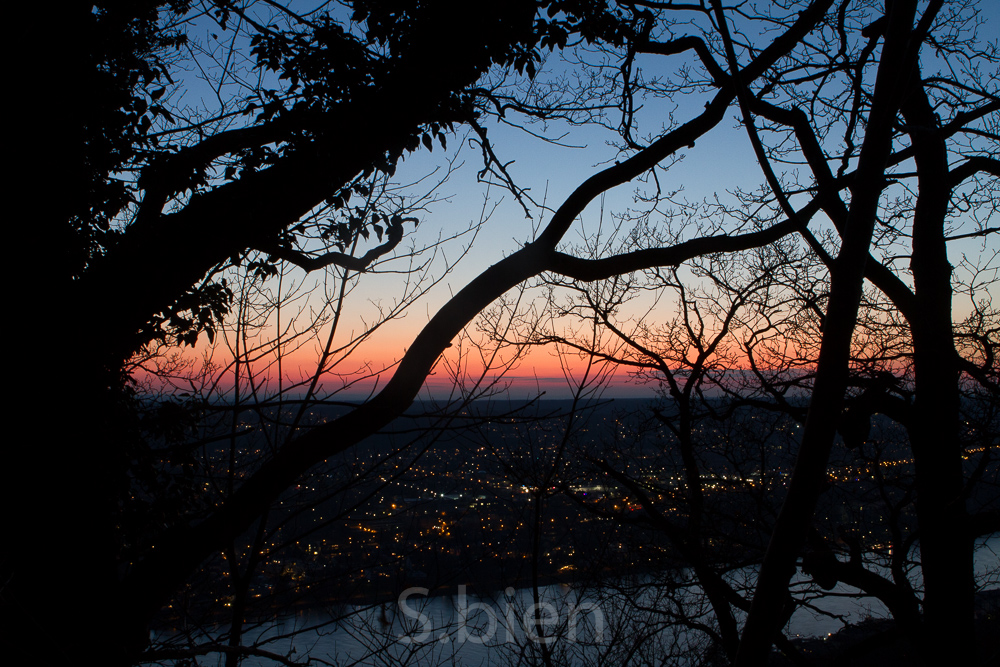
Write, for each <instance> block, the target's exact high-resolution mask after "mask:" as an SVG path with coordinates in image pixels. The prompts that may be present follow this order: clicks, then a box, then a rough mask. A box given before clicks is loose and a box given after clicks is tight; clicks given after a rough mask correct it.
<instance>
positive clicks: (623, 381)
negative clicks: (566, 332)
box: [215, 5, 1000, 396]
mask: <svg viewBox="0 0 1000 667" xmlns="http://www.w3.org/2000/svg"><path fill="white" fill-rule="evenodd" d="M987 13H988V14H991V15H993V16H992V18H990V20H989V22H988V28H989V29H990V30H991V31H992V32H994V33H995V32H996V31H997V27H998V26H1000V8H998V7H997V6H995V5H990V6H989V8H988V9H987ZM994 38H995V36H994ZM681 58H683V56H681V57H672V58H662V57H659V58H650V59H648V62H645V63H640V64H642V65H643V66H645V67H647V69H648V71H649V72H650V73H657V72H659V73H662V74H669V73H671V72H672V71H675V70H676V68H677V67H678V66H679V65H680V63H681ZM706 99H707V98H705V97H698V96H689V97H686V98H684V99H681V100H678V102H680V104H681V106H674V105H673V104H671V103H669V102H665V101H664V102H659V103H657V104H653V103H647V105H646V107H645V108H644V109H643V111H642V115H643V116H644V120H643V122H642V124H641V125H640V127H643V128H645V131H650V132H654V131H658V130H660V129H661V128H662V127H664V126H665V125H666V123H667V122H668V119H669V117H670V115H671V114H673V116H674V118H676V119H678V120H680V121H681V122H683V121H684V120H686V119H688V118H691V117H693V116H694V115H697V114H698V113H699V112H700V111H701V110H702V109H703V105H704V102H705V100H706ZM612 113H614V112H612ZM530 127H531V129H532V131H533V132H537V133H544V134H545V135H546V136H548V137H550V138H554V139H557V138H558V139H562V141H564V142H565V143H569V144H572V146H573V147H566V146H559V145H556V144H555V143H547V142H544V141H541V140H540V139H538V138H537V137H533V136H531V135H529V134H528V133H526V132H523V131H521V130H517V129H514V128H511V127H509V126H504V125H494V126H493V127H491V128H490V131H491V137H492V141H493V143H494V147H495V150H496V152H497V154H498V157H499V158H500V159H501V160H502V161H504V162H507V161H512V162H511V163H510V164H509V165H508V170H509V172H510V174H511V175H512V176H513V178H514V179H515V181H516V182H517V183H518V184H519V185H520V186H521V187H524V188H528V189H529V193H530V195H531V196H532V197H533V198H534V199H535V200H536V201H537V202H542V201H544V202H545V203H546V204H547V206H548V207H550V208H556V207H558V206H559V204H561V203H562V201H563V200H565V198H566V197H567V196H568V195H569V194H570V193H571V192H572V191H573V189H574V188H575V187H577V186H578V185H579V184H580V183H581V182H582V181H584V180H585V179H586V178H587V177H589V176H590V175H592V174H593V173H595V172H596V171H598V170H600V169H601V168H602V166H604V165H606V164H607V163H608V162H609V161H611V160H613V159H614V158H615V154H616V151H615V149H614V148H613V147H611V146H609V145H607V143H608V142H609V141H613V140H614V138H615V135H614V133H612V132H611V131H610V130H606V129H603V128H599V127H569V126H565V125H563V126H560V125H558V124H557V125H553V126H550V127H548V128H542V127H541V126H538V125H534V126H530ZM564 135H565V138H563V136H564ZM462 138H464V139H465V141H464V142H461V141H460V139H462ZM449 149H450V150H449V151H447V152H445V151H442V150H441V149H440V147H438V148H436V149H435V150H434V151H433V152H428V151H426V150H421V151H418V152H417V153H414V154H412V155H410V156H408V158H407V159H406V160H405V161H404V162H403V163H402V164H401V165H400V167H399V169H398V171H397V174H396V177H395V180H396V181H398V182H401V183H406V182H409V181H415V180H418V179H420V178H421V177H423V176H425V175H427V174H428V173H430V172H432V171H433V170H434V169H435V168H436V167H440V166H441V165H442V163H443V161H444V159H445V158H446V156H448V157H451V156H457V163H464V166H463V167H461V168H459V169H458V170H457V171H456V172H455V173H453V174H452V176H451V177H450V178H449V180H448V181H447V182H446V183H444V184H443V185H442V186H441V187H440V188H439V190H438V192H437V194H438V196H439V197H444V198H446V199H445V200H443V201H440V202H438V203H436V204H434V205H433V206H431V207H429V209H428V210H427V211H426V212H424V213H423V214H421V216H420V217H421V223H420V225H419V227H418V229H417V231H416V233H415V234H413V236H412V239H413V242H414V243H416V244H417V245H422V244H430V243H434V242H435V241H436V240H437V239H438V238H439V237H442V236H444V237H446V236H449V235H451V234H454V233H457V232H459V231H461V230H464V229H467V228H468V227H469V226H470V225H472V224H475V223H476V222H478V221H479V220H480V219H481V217H482V214H483V211H484V207H485V208H486V209H489V210H492V214H491V215H490V217H489V219H488V220H487V221H486V223H485V224H484V225H483V226H482V228H481V229H480V231H479V233H478V236H477V237H476V238H475V242H474V243H473V244H472V247H471V250H470V251H469V252H468V253H467V254H466V255H465V256H464V258H463V259H462V260H461V261H460V262H459V263H458V264H457V265H455V266H454V267H453V268H452V270H451V271H450V272H449V273H448V274H447V275H446V276H445V277H444V279H443V280H442V281H441V282H440V283H439V284H438V285H437V286H436V287H434V288H433V289H432V290H431V291H430V292H429V293H428V294H426V295H425V296H424V297H422V298H421V299H420V300H419V301H418V302H416V303H415V304H413V305H412V306H411V307H410V308H409V309H408V310H407V311H406V313H405V315H404V316H403V317H401V318H399V319H397V320H394V321H393V322H390V323H388V324H387V325H386V326H384V327H383V328H382V329H380V330H379V331H378V332H377V333H376V334H375V335H373V336H372V338H371V339H370V340H369V341H367V342H366V343H365V344H364V345H362V346H360V347H359V348H358V349H356V350H354V351H353V353H352V354H351V356H350V358H349V360H348V361H347V362H345V363H344V365H342V366H341V367H340V368H341V369H343V370H344V371H352V370H354V369H356V368H358V367H361V366H363V365H365V364H370V365H371V366H372V367H374V368H383V367H391V366H392V364H393V363H394V362H395V361H398V360H399V358H401V356H402V355H403V354H404V352H405V349H406V347H407V345H408V344H409V343H410V341H412V340H413V338H414V337H415V336H416V334H417V333H418V332H419V330H420V328H421V327H422V326H423V325H424V324H425V323H426V322H427V321H428V319H429V318H430V316H431V315H433V314H434V313H435V312H436V311H437V309H438V308H439V307H440V306H441V304H443V303H444V302H445V301H446V300H447V298H448V297H449V296H450V295H451V294H453V293H454V292H456V291H457V290H459V289H461V287H463V286H464V285H465V284H467V283H468V282H469V281H470V280H471V279H472V278H473V277H474V276H475V275H477V274H478V273H479V272H480V271H481V270H482V269H484V268H486V267H487V266H489V265H491V264H493V263H495V262H496V261H498V260H499V259H501V258H502V257H503V256H504V255H506V254H508V253H510V252H511V251H513V250H515V249H517V248H518V247H519V245H520V244H522V243H524V242H526V241H529V240H530V239H531V238H532V235H533V230H534V229H535V228H536V227H537V225H538V224H539V221H540V220H541V222H542V223H543V224H544V222H545V221H546V220H547V219H548V214H546V213H543V212H541V211H540V210H539V209H538V208H534V209H533V211H532V214H533V217H532V218H526V217H525V213H524V211H523V209H522V208H521V207H520V206H519V205H518V204H516V202H515V201H514V198H513V196H512V195H511V194H510V193H508V192H504V191H503V190H502V189H501V188H499V187H497V186H486V185H485V184H483V183H479V182H477V178H476V172H477V170H478V169H479V168H480V167H481V157H480V154H479V152H478V149H477V148H475V147H474V146H471V145H470V142H469V136H468V135H464V134H463V135H459V136H457V137H449ZM685 152H686V155H685V157H684V159H683V161H682V162H681V163H680V164H679V165H675V166H674V167H673V168H672V169H671V170H670V171H668V172H667V173H666V175H665V176H663V177H661V181H660V183H661V185H662V187H663V189H664V190H672V189H677V188H683V196H684V198H686V199H687V200H688V201H700V200H702V199H704V198H709V197H711V196H713V194H714V193H716V192H718V193H725V191H727V190H729V191H731V190H733V189H734V188H737V187H741V188H744V189H750V188H753V187H754V186H756V185H757V184H759V183H761V182H762V181H763V178H762V177H761V175H760V170H759V167H758V166H757V163H756V159H755V158H754V155H753V152H752V149H751V148H750V146H749V143H748V140H747V138H746V135H745V134H744V133H743V131H742V130H740V129H739V128H738V127H737V120H736V117H735V114H734V113H732V112H731V114H730V119H729V120H725V121H723V122H722V123H721V124H720V125H719V127H717V128H716V129H715V130H714V131H713V132H711V133H710V134H709V136H708V137H706V138H703V139H701V140H699V141H698V143H697V145H696V146H695V147H693V148H691V149H689V150H687V151H685ZM438 173H443V171H439V172H438ZM634 187H635V186H632V185H626V186H622V187H620V188H618V189H616V190H614V191H612V192H609V193H608V194H607V196H606V197H605V198H604V201H603V208H604V214H603V220H604V224H605V228H607V226H608V225H609V223H610V222H611V213H613V212H616V211H622V210H625V209H626V208H628V207H629V206H631V205H632V204H633V199H632V194H633V192H634ZM484 200H485V203H484ZM601 204H602V202H601V201H600V200H598V201H595V202H594V203H593V204H591V206H590V207H588V208H587V210H586V211H585V212H584V214H583V215H582V216H581V218H580V219H579V220H578V221H577V223H576V225H575V226H574V228H573V230H571V231H570V233H569V234H568V235H567V237H566V241H567V242H568V243H575V242H578V241H579V240H580V239H581V238H583V237H589V236H590V235H592V234H593V233H594V230H596V229H597V227H598V225H599V223H600V222H601V219H602V213H601ZM494 207H495V208H494ZM405 243H406V241H405V240H404V244H405ZM463 243H464V241H463V240H461V239H459V240H457V241H454V242H451V243H449V244H446V245H445V246H443V247H442V248H441V252H440V253H439V256H438V259H437V260H436V263H435V265H434V267H435V268H434V269H433V270H432V272H431V273H432V274H433V275H435V276H440V275H442V274H443V273H444V269H445V266H446V265H448V264H450V263H451V262H453V261H454V259H455V258H457V257H458V256H459V255H460V254H461V252H462V245H463ZM953 251H954V253H955V254H956V259H957V258H958V257H960V255H961V253H966V254H983V253H985V254H986V255H989V254H990V253H991V252H992V253H996V252H997V250H996V241H994V240H993V239H988V242H987V244H986V245H985V246H984V244H983V242H982V241H981V240H980V241H978V242H976V241H972V242H969V243H963V244H962V245H961V246H956V247H954V248H953ZM362 252H363V250H362ZM954 263H955V262H953V264H954ZM387 268H390V269H392V268H396V269H401V268H405V267H403V266H399V265H396V266H392V265H390V266H389V267H387ZM306 280H307V281H313V280H315V278H314V277H313V276H308V277H307V278H306ZM402 280H403V277H402V275H401V274H399V273H387V274H384V275H372V274H369V275H365V276H362V279H361V280H360V282H359V283H358V286H357V288H356V290H355V291H354V292H353V293H352V294H351V295H350V298H349V300H348V304H349V306H348V308H347V313H348V316H347V317H346V318H345V320H344V321H343V322H342V323H341V325H340V329H339V333H338V336H337V337H336V339H335V345H336V344H339V343H341V342H342V341H345V340H346V335H347V334H349V333H350V332H351V331H358V330H360V328H361V326H362V324H361V323H362V321H365V322H372V321H374V320H375V319H376V318H377V309H376V308H375V306H373V305H372V302H380V301H381V302H382V303H383V304H391V303H392V302H393V299H395V298H398V296H399V294H400V288H401V286H402V285H403V282H402ZM314 302H315V299H314ZM312 305H313V306H314V307H315V303H313V304H312ZM966 309H967V306H966V305H964V304H963V303H962V302H961V300H960V299H959V300H957V301H956V311H957V312H956V315H957V316H961V315H962V314H963V313H962V311H964V310H966ZM663 310H666V311H667V312H664V319H666V316H668V315H669V314H671V313H670V309H669V308H668V307H666V306H664V308H663ZM287 319H288V318H287V315H286V322H287ZM271 333H272V335H273V330H272V331H271ZM323 342H325V334H324V338H322V339H317V340H316V341H313V342H310V343H308V344H306V345H304V346H303V347H302V348H300V349H299V350H298V351H296V352H295V353H293V354H290V355H289V356H288V357H287V358H286V359H284V360H283V362H282V368H283V373H284V374H285V376H286V377H290V376H291V377H295V376H298V375H300V374H305V375H308V374H309V373H311V372H312V370H313V369H314V367H315V358H316V355H317V353H318V351H319V349H321V347H322V344H323ZM457 349H458V348H457V347H456V348H453V349H452V350H450V352H452V353H453V354H452V355H451V356H452V357H454V356H455V355H454V352H456V350H457ZM226 357H227V355H226V353H225V352H224V351H222V350H217V351H216V357H215V358H216V361H218V362H219V363H225V361H226ZM263 363H264V360H261V361H259V362H258V364H263ZM452 363H454V361H452ZM479 366H480V365H479V364H477V363H475V362H473V363H471V364H470V371H471V372H472V373H473V374H475V373H479V372H481V368H480V367H479ZM272 368H273V367H272ZM390 372H391V371H390ZM583 372H584V369H583V367H582V366H581V365H580V362H579V361H578V360H575V359H572V358H569V357H566V356H562V357H560V356H559V355H558V354H557V353H556V351H555V350H552V349H538V350H535V351H534V352H533V353H531V354H530V355H529V356H528V357H527V358H525V359H522V360H521V361H520V363H519V364H518V365H517V366H516V367H515V368H513V369H511V370H509V371H508V373H507V376H506V377H507V379H508V380H509V381H510V382H512V383H513V385H514V387H515V390H516V391H515V392H514V393H521V394H524V395H525V396H526V395H529V394H533V393H537V392H539V391H546V392H547V395H549V396H565V395H567V394H568V392H569V389H568V388H569V387H570V386H571V385H572V384H573V382H574V380H573V378H575V379H576V380H575V381H576V382H579V380H580V378H581V377H582V374H583ZM447 376H448V373H447V372H446V365H445V364H441V365H439V367H438V369H436V372H435V375H433V376H431V378H429V381H428V386H429V387H433V389H434V393H435V394H441V393H443V392H446V391H447V389H448V387H450V382H449V381H448V379H447ZM387 377H388V376H387V375H386V376H385V377H383V379H382V382H383V383H384V381H385V379H387ZM326 382H327V383H329V386H330V387H331V388H332V387H333V386H334V385H336V383H337V380H336V379H335V378H332V377H331V378H328V379H327V380H326ZM230 383H231V379H230V381H229V382H227V381H226V380H225V379H223V380H222V382H221V384H222V385H223V386H225V385H226V384H230ZM610 384H611V389H610V390H609V391H608V392H607V395H609V396H634V395H639V394H649V393H650V391H651V388H650V387H648V386H642V385H636V384H635V383H629V382H628V381H627V375H626V374H625V373H622V372H618V373H617V374H616V375H615V376H614V378H613V379H612V380H611V382H610ZM364 386H370V383H364ZM360 388H361V387H360V386H359V387H358V389H360ZM352 393H356V392H352Z"/></svg>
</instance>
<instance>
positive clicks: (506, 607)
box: [160, 534, 1000, 667]
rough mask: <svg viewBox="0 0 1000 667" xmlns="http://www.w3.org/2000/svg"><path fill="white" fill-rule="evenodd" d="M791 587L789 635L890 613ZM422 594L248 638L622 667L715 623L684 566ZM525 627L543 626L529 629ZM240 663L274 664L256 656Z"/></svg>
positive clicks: (823, 631)
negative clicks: (598, 583)
mask: <svg viewBox="0 0 1000 667" xmlns="http://www.w3.org/2000/svg"><path fill="white" fill-rule="evenodd" d="M978 547H979V548H978V549H977V552H976V561H975V567H976V573H977V577H978V580H980V581H982V582H985V586H984V588H987V589H988V588H998V587H1000V535H996V534H995V535H992V536H990V537H989V538H987V539H983V540H980V541H979V543H978ZM753 575H754V572H753V571H752V570H746V569H745V570H743V571H738V572H736V573H734V575H733V576H735V577H740V578H746V579H752V577H753ZM911 579H912V581H913V583H914V585H916V586H919V585H920V583H921V582H920V572H919V569H915V570H914V571H913V572H912V573H911ZM665 582H667V583H666V585H665ZM793 586H794V587H795V589H796V590H797V591H798V592H799V593H801V594H805V595H810V594H815V595H816V597H815V599H813V600H812V601H811V602H810V607H811V608H800V609H798V610H797V611H796V612H795V614H794V615H793V616H792V618H791V620H790V621H789V624H788V626H787V627H786V629H785V630H786V633H787V634H788V635H790V636H803V637H822V636H826V635H829V634H832V633H835V632H837V631H838V630H840V629H841V628H843V627H844V625H845V623H856V622H858V621H860V620H863V619H864V618H866V617H872V618H885V617H887V616H888V612H887V610H886V608H885V606H884V605H882V604H881V603H880V602H878V601H877V600H874V599H872V598H858V597H855V595H854V594H855V593H856V591H855V590H854V589H851V588H849V587H847V586H844V585H842V584H841V585H838V586H837V587H835V588H834V589H832V590H830V591H820V590H819V589H816V588H814V587H811V586H810V585H809V584H808V582H807V580H806V579H804V578H801V577H799V578H796V579H795V580H793ZM426 592H427V591H426V590H425V589H421V588H411V589H407V590H406V591H404V592H403V595H402V596H401V598H400V599H399V601H398V603H397V602H394V603H391V604H389V603H386V604H381V605H372V606H367V607H358V606H352V605H341V606H338V607H335V608H329V609H323V610H310V611H305V612H300V613H298V614H294V615H289V616H287V617H285V618H281V619H279V620H277V621H271V622H269V623H267V624H263V625H260V626H254V627H252V628H250V629H248V631H247V632H246V634H245V635H244V644H245V645H256V646H258V647H259V648H261V649H263V650H266V651H270V652H273V653H276V654H280V655H288V656H290V657H291V658H293V659H296V658H298V659H302V658H304V657H305V656H306V655H310V656H314V657H317V658H321V659H323V660H325V661H327V662H329V663H331V664H337V665H393V666H396V665H405V664H411V665H421V666H424V665H450V664H462V665H482V666H483V667H490V666H501V665H516V664H524V663H526V662H528V661H529V657H530V656H531V655H537V653H538V652H539V651H540V650H543V648H544V650H547V651H551V652H554V653H555V655H556V664H585V663H591V662H593V663H597V662H600V663H601V664H622V662H623V660H624V658H626V657H628V656H631V657H632V658H635V657H638V656H640V655H643V654H647V655H648V656H650V657H654V656H655V657H658V658H662V657H663V656H667V655H678V656H682V655H686V654H691V652H695V653H697V652H698V651H699V650H703V649H704V646H702V645H700V644H699V643H698V642H699V641H700V638H701V637H702V635H701V633H693V632H688V631H683V630H680V629H679V627H680V626H678V625H677V624H676V623H675V622H673V620H672V619H671V618H670V614H671V613H672V614H674V616H675V618H676V615H677V614H680V613H684V614H687V615H688V617H689V620H691V621H692V622H700V621H702V620H705V621H708V620H709V616H708V613H709V612H708V609H707V608H706V607H705V606H704V603H703V601H702V600H701V596H700V589H699V588H698V587H697V586H696V585H693V584H692V582H690V581H689V580H688V579H686V578H685V573H676V574H675V575H674V576H672V577H669V578H667V577H655V576H652V575H643V576H641V577H635V578H630V579H622V580H620V581H618V582H617V585H616V586H615V587H613V588H601V589H586V588H582V587H578V586H562V585H552V586H544V587H541V588H540V589H539V604H538V605H535V604H534V597H533V594H532V591H531V590H530V589H518V590H514V589H511V588H508V589H506V590H505V591H502V592H498V593H497V594H496V595H494V596H487V597H477V596H474V595H472V594H471V593H469V592H468V591H466V590H465V588H464V587H456V589H455V590H454V591H452V592H450V593H449V594H446V595H435V596H431V597H428V596H426ZM664 610H666V611H667V612H668V613H667V615H666V616H665V615H664V614H663V611H664ZM536 618H540V619H541V620H540V622H541V626H538V625H535V624H533V623H532V621H533V619H536ZM529 628H538V630H537V632H530V631H529V630H528V629H529ZM212 634H214V633H213V631H212V630H211V629H209V630H207V631H206V634H204V635H202V636H201V637H200V638H196V639H197V640H198V641H202V642H204V641H210V640H211V635H212ZM160 638H161V639H162V638H163V635H160ZM293 651H294V652H293ZM656 662H660V661H659V660H657V661H656ZM198 663H199V665H212V664H216V662H215V660H214V659H212V658H208V657H202V658H199V661H198ZM221 663H222V658H221V657H220V658H219V661H218V664H221ZM243 664H244V665H245V666H246V667H264V666H265V665H274V664H277V663H275V662H273V661H271V660H268V659H266V658H261V657H253V658H248V659H247V660H246V661H244V663H243ZM678 664H683V662H679V663H678Z"/></svg>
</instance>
